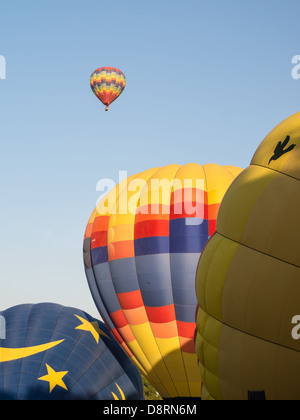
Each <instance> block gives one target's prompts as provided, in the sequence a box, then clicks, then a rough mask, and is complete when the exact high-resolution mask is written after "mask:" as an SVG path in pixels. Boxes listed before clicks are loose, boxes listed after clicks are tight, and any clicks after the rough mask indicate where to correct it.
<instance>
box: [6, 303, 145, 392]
mask: <svg viewBox="0 0 300 420" xmlns="http://www.w3.org/2000/svg"><path fill="white" fill-rule="evenodd" d="M0 314H1V319H2V320H5V339H1V340H0V346H1V347H0V400H89V399H93V400H125V399H127V400H129V399H134V400H139V399H144V397H143V385H142V380H141V376H140V374H139V372H138V370H137V368H136V367H135V366H134V365H133V364H132V363H131V361H130V360H129V358H128V357H127V356H126V355H125V353H124V352H123V350H121V348H120V346H119V345H118V344H117V342H116V341H115V339H114V338H113V337H112V336H111V334H110V333H109V331H108V330H107V328H106V327H105V325H104V324H103V323H102V322H100V321H97V320H96V319H94V318H92V317H91V316H90V315H88V314H87V313H85V312H82V311H80V310H79V309H75V308H69V307H63V306H60V305H57V304H52V303H41V304H35V305H31V304H28V305H19V306H15V307H12V308H9V309H7V310H5V311H3V312H0Z"/></svg>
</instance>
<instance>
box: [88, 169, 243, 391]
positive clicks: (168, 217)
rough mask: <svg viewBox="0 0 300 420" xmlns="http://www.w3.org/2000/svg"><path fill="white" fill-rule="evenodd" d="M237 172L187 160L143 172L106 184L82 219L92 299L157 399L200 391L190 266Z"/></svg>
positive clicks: (194, 263)
mask: <svg viewBox="0 0 300 420" xmlns="http://www.w3.org/2000/svg"><path fill="white" fill-rule="evenodd" d="M240 171H241V169H239V168H236V167H233V166H219V165H215V164H208V165H203V166H201V165H198V164H193V163H191V164H188V165H184V166H181V165H169V166H166V167H162V168H153V169H149V170H146V171H144V172H142V173H139V174H137V175H133V176H131V177H129V178H127V179H126V180H124V181H122V182H121V183H120V184H119V185H117V186H116V187H115V188H114V189H113V190H111V191H110V192H109V193H108V194H107V195H106V196H105V197H104V198H103V199H102V200H101V201H100V202H99V204H98V206H97V208H96V209H95V211H94V212H93V214H92V215H91V217H90V220H89V222H88V225H87V228H86V233H85V239H84V262H85V270H86V276H87V279H88V283H89V286H90V289H91V293H92V295H93V298H94V301H95V303H96V305H97V307H98V310H99V312H100V314H101V316H102V318H103V320H104V321H105V323H106V325H107V326H108V328H109V329H110V330H111V332H112V334H113V335H114V336H115V338H116V339H117V340H118V342H119V343H120V345H121V346H122V347H123V349H124V350H125V352H126V353H127V354H128V356H129V357H130V358H131V360H132V361H133V362H134V363H135V365H136V366H137V367H138V368H139V369H140V371H141V373H143V374H144V375H145V376H146V377H147V379H148V380H149V382H150V383H151V384H152V385H153V387H154V388H155V389H156V390H157V391H158V392H159V394H160V395H161V396H162V397H163V398H177V397H195V398H197V397H200V396H201V380H200V375H199V370H198V365H197V357H196V354H195V347H194V332H195V327H196V324H195V311H196V305H197V299H196V292H195V273H196V267H197V263H198V259H199V256H200V254H201V252H202V249H203V247H204V245H205V244H206V241H207V239H208V238H209V237H210V235H212V234H213V233H214V231H215V224H216V218H217V213H218V209H219V206H220V203H221V200H222V198H223V196H224V194H225V192H226V190H227V188H228V187H229V185H230V184H231V182H232V181H233V180H234V178H235V177H236V176H237V174H238V173H240Z"/></svg>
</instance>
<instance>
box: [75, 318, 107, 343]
mask: <svg viewBox="0 0 300 420" xmlns="http://www.w3.org/2000/svg"><path fill="white" fill-rule="evenodd" d="M74 315H75V314H74ZM75 316H76V317H77V318H78V319H79V320H80V321H81V322H82V324H80V325H78V327H76V328H75V329H76V330H83V331H88V332H90V333H91V334H92V335H93V337H94V339H95V340H96V341H97V343H99V336H100V335H104V337H107V338H109V336H108V335H107V334H106V333H105V332H104V331H102V330H101V328H100V327H99V323H98V322H97V321H93V322H89V321H88V320H87V319H84V318H81V316H78V315H75ZM109 339H110V338H109Z"/></svg>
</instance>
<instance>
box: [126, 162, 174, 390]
mask: <svg viewBox="0 0 300 420" xmlns="http://www.w3.org/2000/svg"><path fill="white" fill-rule="evenodd" d="M160 170H161V168H159V169H158V170H157V171H156V172H154V174H152V175H151V176H150V177H149V178H148V179H147V183H146V185H147V188H148V182H149V180H151V179H153V177H154V176H155V175H156V174H157V173H159V171H160ZM142 191H143V189H142V190H141V191H140V195H139V197H140V196H141V193H142ZM148 194H149V190H148ZM148 198H149V195H148ZM148 204H149V203H148ZM136 210H137V208H136ZM148 210H149V207H148ZM136 214H137V213H136V211H135V215H134V223H133V226H134V232H135V219H136ZM133 243H134V234H133ZM134 264H135V271H136V277H137V282H138V285H139V289H140V293H141V298H142V301H143V304H144V299H143V296H142V292H141V285H140V281H139V274H138V270H137V266H136V261H135V243H134ZM144 308H145V304H144ZM145 313H146V316H147V319H148V323H149V326H150V330H151V332H152V335H153V339H154V341H155V343H156V347H157V350H158V352H159V354H160V355H161V360H162V361H163V363H164V365H165V367H166V370H167V372H168V373H169V370H168V368H167V366H166V364H165V361H164V360H163V357H162V354H161V352H160V349H159V346H158V343H157V341H156V338H155V335H154V332H153V329H152V326H151V323H150V321H149V317H148V314H147V311H146V308H145ZM141 350H142V347H141ZM144 355H145V354H144ZM145 357H146V355H145ZM146 359H147V360H148V357H146ZM148 362H149V365H150V366H151V363H150V361H149V360H148ZM152 370H153V371H154V373H155V376H156V377H157V379H158V381H159V383H160V385H161V387H162V389H164V390H165V391H166V394H167V393H168V390H167V388H165V386H164V384H163V383H162V381H161V379H160V376H159V375H158V374H157V373H156V371H155V369H154V367H152ZM147 373H148V372H147ZM169 376H170V379H171V380H172V377H171V375H170V373H169Z"/></svg>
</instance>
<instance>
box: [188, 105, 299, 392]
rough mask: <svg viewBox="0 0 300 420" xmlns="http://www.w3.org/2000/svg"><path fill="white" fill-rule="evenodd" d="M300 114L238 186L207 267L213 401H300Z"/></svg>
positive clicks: (203, 362)
mask: <svg viewBox="0 0 300 420" xmlns="http://www.w3.org/2000/svg"><path fill="white" fill-rule="evenodd" d="M299 215H300V113H297V114H295V115H293V116H291V117H289V118H288V119H286V120H285V121H283V122H282V123H281V124H279V125H278V126H277V127H276V128H275V129H274V130H272V131H271V133H270V134H268V135H267V136H266V137H265V139H264V140H263V141H262V143H261V144H260V146H259V147H258V149H257V151H256V153H255V154H254V156H253V158H252V161H251V164H250V166H249V167H248V168H246V169H245V170H244V171H243V172H242V173H241V174H240V175H239V176H238V177H237V178H236V179H235V180H234V182H233V183H232V184H231V186H230V188H229V189H228V191H227V193H226V195H225V197H224V199H223V201H222V205H221V207H220V211H219V215H218V221H217V229H216V233H215V234H214V235H213V236H212V238H211V239H210V240H209V242H208V243H207V245H206V248H205V250H204V251H203V253H202V255H201V258H200V261H199V266H198V269H197V278H196V288H197V299H198V302H199V310H198V315H197V336H196V350H197V356H198V358H199V367H200V371H201V377H202V379H203V398H204V399H215V400H246V399H267V400H294V399H295V400H299V399H300V340H299V335H298V333H297V331H298V330H299V325H298V326H297V322H298V321H297V320H299V319H300V318H299V315H300V305H299V296H300V253H299V249H300V220H299Z"/></svg>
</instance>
